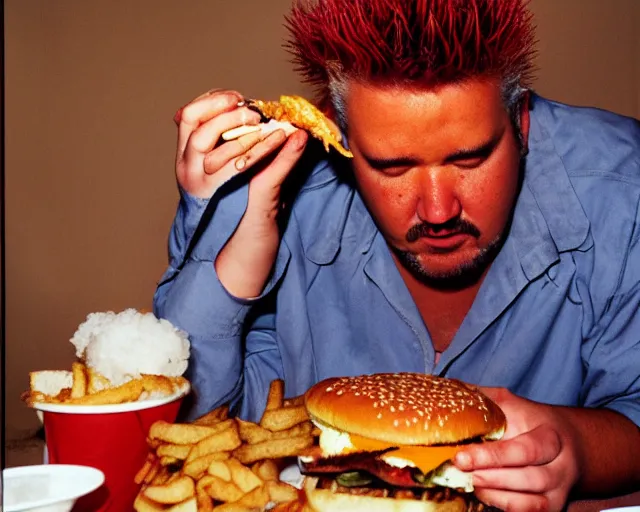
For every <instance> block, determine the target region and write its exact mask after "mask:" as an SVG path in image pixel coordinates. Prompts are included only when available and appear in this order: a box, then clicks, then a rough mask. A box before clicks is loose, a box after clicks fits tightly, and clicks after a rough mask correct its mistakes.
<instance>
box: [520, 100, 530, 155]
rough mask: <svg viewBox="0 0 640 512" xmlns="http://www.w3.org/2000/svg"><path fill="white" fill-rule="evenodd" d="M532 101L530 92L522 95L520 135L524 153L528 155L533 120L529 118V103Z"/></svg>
mask: <svg viewBox="0 0 640 512" xmlns="http://www.w3.org/2000/svg"><path fill="white" fill-rule="evenodd" d="M530 100H531V94H530V93H529V91H525V92H524V93H523V94H522V99H521V100H520V113H519V114H520V134H521V136H522V139H521V140H522V144H523V146H524V147H523V148H522V150H523V152H524V153H525V154H526V153H527V151H528V150H529V127H530V125H531V124H530V122H531V119H530V117H529V115H530V113H529V102H530Z"/></svg>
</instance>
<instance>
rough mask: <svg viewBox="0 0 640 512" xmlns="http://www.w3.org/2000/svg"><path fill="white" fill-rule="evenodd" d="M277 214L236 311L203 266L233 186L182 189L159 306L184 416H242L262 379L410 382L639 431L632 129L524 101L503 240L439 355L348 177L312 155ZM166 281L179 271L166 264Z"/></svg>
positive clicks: (222, 238)
mask: <svg viewBox="0 0 640 512" xmlns="http://www.w3.org/2000/svg"><path fill="white" fill-rule="evenodd" d="M295 172H300V173H304V172H307V173H308V177H306V178H305V182H304V185H303V186H302V189H301V191H300V192H299V193H298V194H297V196H296V200H295V202H294V204H293V206H292V209H291V215H290V218H289V221H288V224H287V226H286V229H285V231H284V234H283V240H282V243H281V246H280V249H279V252H278V256H277V261H276V264H275V269H274V272H273V276H272V279H271V280H270V282H269V283H268V286H267V288H266V290H265V292H264V294H263V295H262V296H261V297H259V298H256V299H253V300H250V301H247V300H240V299H237V298H235V297H232V296H231V295H230V294H228V293H227V292H226V291H225V289H224V288H223V287H222V285H221V284H220V282H219V280H218V278H217V276H216V273H215V269H214V265H213V262H214V261H215V258H216V256H217V254H218V252H219V251H220V249H221V248H222V247H223V245H224V244H225V242H226V241H227V240H228V239H229V237H230V236H231V234H232V233H233V231H234V229H235V227H236V226H237V224H238V222H239V220H240V218H241V216H242V214H243V212H244V210H245V208H246V202H247V187H246V185H244V186H238V187H235V188H234V187H232V188H230V189H229V191H228V192H225V193H224V194H222V198H221V200H220V202H219V204H218V205H217V209H216V211H215V214H214V216H213V218H212V220H211V222H210V223H209V224H208V226H207V228H206V230H205V231H204V234H203V236H202V238H201V239H200V240H199V242H198V244H197V245H196V246H195V249H194V250H193V252H192V253H191V254H190V255H189V256H188V257H187V258H186V261H183V260H184V259H185V253H186V248H187V246H188V244H189V241H190V240H191V238H192V236H193V233H194V230H195V228H196V226H197V225H198V223H199V220H200V217H201V215H202V213H203V211H204V208H205V206H206V204H207V201H202V200H197V199H195V198H192V197H189V196H187V195H184V194H183V196H182V199H181V202H180V206H179V208H178V213H177V215H176V219H175V221H174V224H173V228H172V231H171V236H170V243H169V248H170V265H169V269H168V270H167V272H166V273H165V275H164V276H163V278H162V280H161V282H160V284H159V287H158V290H157V292H156V296H155V308H156V313H157V314H158V315H159V316H161V317H164V318H167V319H169V320H170V321H171V322H173V323H174V324H176V325H177V326H178V327H180V328H182V329H184V330H186V331H187V332H188V333H189V335H190V338H191V343H192V346H191V350H192V355H191V361H190V366H189V370H188V377H189V378H190V379H191V382H192V384H193V387H194V403H193V408H192V410H191V414H190V415H191V416H197V415H199V414H202V413H204V412H206V411H208V410H210V409H212V408H213V407H215V406H217V405H219V404H221V403H223V402H227V401H231V402H232V403H233V404H235V405H237V406H238V408H239V413H240V415H241V416H243V417H245V418H249V419H253V420H256V419H258V418H259V417H260V415H261V412H262V410H263V408H264V404H265V399H266V394H267V391H268V387H269V383H270V381H271V380H272V379H275V378H282V379H284V381H285V386H286V393H287V395H288V396H293V395H298V394H301V393H303V392H304V391H305V390H306V389H307V388H309V387H310V386H311V385H312V384H313V383H315V382H317V381H318V380H321V379H324V378H327V377H332V376H339V375H354V374H362V373H371V372H387V371H389V372H395V371H413V372H425V373H433V374H437V375H442V376H448V377H455V378H459V379H462V380H464V381H467V382H471V383H475V384H479V385H484V386H503V387H506V388H509V389H510V390H511V391H512V392H514V393H516V394H518V395H521V396H524V397H527V398H529V399H532V400H536V401H540V402H545V403H549V404H562V405H569V406H585V407H608V408H611V409H614V410H616V411H619V412H620V413H622V414H624V415H626V416H627V417H629V418H630V419H631V420H632V421H634V422H635V423H636V424H639V425H640V312H639V311H638V310H639V305H640V222H639V219H640V213H639V203H640V126H639V123H638V122H637V121H636V120H633V119H629V118H624V117H621V116H617V115H614V114H611V113H607V112H603V111H599V110H595V109H579V108H574V107H568V106H566V105H562V104H558V103H554V102H550V101H548V100H545V99H542V98H540V97H537V96H534V98H533V102H532V111H531V128H530V134H529V154H528V156H527V157H526V165H525V171H524V182H523V186H522V190H521V192H520V194H519V196H518V198H517V203H516V207H515V211H514V217H513V222H512V223H511V227H510V231H509V234H508V237H507V239H506V242H505V244H504V246H503V248H502V250H501V251H500V253H499V254H498V256H497V258H496V259H495V261H494V262H493V264H492V266H491V268H490V270H489V272H488V274H487V276H486V278H485V280H484V281H483V283H482V286H481V288H480V290H479V292H478V295H477V297H476V299H475V301H474V303H473V305H472V307H471V309H470V310H469V312H468V313H467V315H466V317H465V319H464V321H463V322H462V325H461V326H460V328H459V330H458V332H457V333H456V335H455V337H454V339H453V341H452V342H451V344H450V346H449V347H448V348H447V350H446V351H445V352H444V353H443V354H442V356H441V358H440V359H439V360H438V361H437V362H436V358H435V352H434V349H433V345H432V343H431V339H430V337H429V332H428V330H427V328H426V326H425V324H424V322H423V320H422V318H421V316H420V313H419V311H418V309H417V307H416V305H415V304H414V302H413V300H412V298H411V295H410V294H409V292H408V290H407V287H406V286H405V284H404V282H403V280H402V278H401V277H400V274H399V272H398V270H397V268H396V266H395V264H394V262H393V260H392V257H391V254H390V251H389V248H388V246H387V245H386V243H385V240H384V239H383V237H382V236H381V234H380V232H379V231H378V229H377V228H376V226H375V224H374V222H373V220H372V218H371V216H370V214H369V212H368V211H367V209H366V207H365V205H364V203H363V201H362V199H361V197H360V196H359V195H358V193H357V191H356V190H355V189H354V187H353V186H352V185H351V184H350V182H349V180H345V179H343V177H344V176H345V173H348V172H349V171H348V169H345V168H343V169H339V168H337V165H336V162H335V161H333V162H332V161H330V160H326V159H325V160H323V161H320V162H319V163H317V165H315V167H313V169H312V170H311V169H309V168H307V169H297V170H296V171H295ZM179 267H181V268H180V270H178V268H179Z"/></svg>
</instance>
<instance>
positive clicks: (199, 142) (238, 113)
mask: <svg viewBox="0 0 640 512" xmlns="http://www.w3.org/2000/svg"><path fill="white" fill-rule="evenodd" d="M259 122H260V114H258V113H257V112H254V111H253V110H250V109H248V108H246V107H242V108H236V109H234V110H232V111H230V112H225V113H222V114H219V115H217V116H215V117H214V118H212V119H209V120H208V121H206V122H204V123H203V124H201V125H200V126H199V127H198V128H197V129H196V130H195V131H193V132H192V133H191V136H190V138H189V141H188V143H187V148H186V152H187V153H188V152H189V151H195V152H198V153H208V152H209V151H211V150H212V149H213V147H214V146H215V145H216V144H217V142H218V141H219V140H220V136H221V135H222V133H223V132H225V131H226V130H228V129H229V128H235V127H236V126H240V125H243V124H252V125H253V124H258V123H259Z"/></svg>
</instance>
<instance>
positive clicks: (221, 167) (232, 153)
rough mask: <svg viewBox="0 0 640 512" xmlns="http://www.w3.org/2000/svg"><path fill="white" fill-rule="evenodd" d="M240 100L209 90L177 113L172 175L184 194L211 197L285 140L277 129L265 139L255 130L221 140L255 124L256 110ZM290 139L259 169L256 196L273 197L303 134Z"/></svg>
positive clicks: (233, 93)
mask: <svg viewBox="0 0 640 512" xmlns="http://www.w3.org/2000/svg"><path fill="white" fill-rule="evenodd" d="M242 99H243V98H242V96H241V95H240V93H238V92H236V91H223V90H212V91H209V92H207V93H205V94H203V95H201V96H198V97H197V98H196V99H194V100H193V101H192V102H191V103H189V104H188V105H186V106H184V107H182V108H181V109H180V110H178V112H177V113H176V115H175V117H174V121H175V122H176V124H177V125H178V144H177V151H176V178H177V180H178V184H179V185H180V186H181V187H182V189H184V190H185V191H186V192H187V193H189V194H191V195H193V196H196V197H201V198H207V197H211V195H213V193H214V192H215V191H216V189H217V188H218V187H219V186H220V185H222V184H223V183H224V182H225V181H227V180H228V179H229V178H231V177H232V176H234V175H235V174H237V173H239V172H244V171H246V170H248V169H250V168H252V167H253V166H254V165H255V164H256V163H258V162H260V161H261V160H263V159H264V158H265V157H266V156H267V155H269V154H271V153H273V152H274V151H275V150H276V149H277V148H279V147H280V146H282V144H283V143H284V142H285V140H286V136H285V134H284V132H283V131H282V130H277V131H275V132H273V133H271V134H269V135H268V136H266V137H265V136H263V135H262V133H261V132H260V131H257V132H254V133H249V134H247V135H244V136H242V137H239V138H237V139H235V140H232V141H229V142H226V143H223V144H220V142H221V140H222V139H221V135H222V133H224V132H225V131H227V130H229V129H231V128H235V127H237V126H241V125H245V124H246V125H255V124H258V123H259V122H260V114H258V113H257V112H254V111H253V110H251V109H249V108H247V107H246V106H242V107H238V103H239V102H241V101H242ZM292 139H293V140H291V141H290V142H289V143H288V144H285V147H284V148H282V151H281V152H280V154H279V155H278V156H277V157H276V158H275V159H274V160H273V162H271V163H270V165H269V166H267V168H265V169H264V170H265V171H268V172H266V173H265V174H266V175H267V176H266V177H263V178H260V179H259V180H257V181H258V185H257V187H255V188H258V189H264V190H257V191H256V194H255V195H256V197H261V194H260V192H261V191H264V192H268V194H267V195H268V196H269V197H270V198H271V199H272V200H273V199H274V193H273V192H274V190H278V189H279V186H280V185H281V184H282V182H283V181H284V178H285V177H286V175H287V174H288V172H289V171H290V170H291V168H292V167H293V165H294V164H295V162H296V161H297V159H298V158H299V156H300V154H301V152H302V151H301V150H302V147H303V146H304V141H306V134H304V133H301V134H296V137H293V138H292ZM296 143H297V144H296ZM269 192H270V194H269ZM253 202H254V203H256V202H258V203H259V201H253ZM276 202H277V201H276Z"/></svg>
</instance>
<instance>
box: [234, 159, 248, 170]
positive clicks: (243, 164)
mask: <svg viewBox="0 0 640 512" xmlns="http://www.w3.org/2000/svg"><path fill="white" fill-rule="evenodd" d="M246 166H247V161H246V160H245V159H244V158H238V159H237V160H236V169H238V170H239V171H241V170H242V169H244V168H245V167H246Z"/></svg>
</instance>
